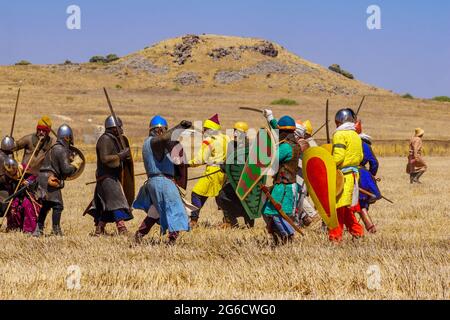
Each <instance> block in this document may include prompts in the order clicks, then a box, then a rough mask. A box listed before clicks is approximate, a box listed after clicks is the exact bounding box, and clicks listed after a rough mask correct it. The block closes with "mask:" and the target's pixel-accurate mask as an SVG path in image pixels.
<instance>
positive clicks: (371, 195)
mask: <svg viewBox="0 0 450 320" xmlns="http://www.w3.org/2000/svg"><path fill="white" fill-rule="evenodd" d="M359 191H360V192H361V193H364V194H365V195H368V196H369V197H372V198H376V197H377V196H376V195H374V194H373V193H371V192H369V191H367V190H364V189H362V188H359ZM381 199H383V200H386V201H387V202H389V203H392V204H394V202H393V201H392V200H389V199H388V198H386V197H384V196H381Z"/></svg>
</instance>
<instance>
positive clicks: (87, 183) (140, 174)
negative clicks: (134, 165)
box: [85, 172, 147, 186]
mask: <svg viewBox="0 0 450 320" xmlns="http://www.w3.org/2000/svg"><path fill="white" fill-rule="evenodd" d="M145 175H147V173H146V172H142V173H137V174H135V175H134V176H135V177H142V176H145ZM105 178H106V176H105V177H104V178H103V179H102V178H99V179H97V180H95V181H89V182H86V183H85V185H87V186H89V185H91V184H96V183H97V182H100V181H102V180H104V179H105Z"/></svg>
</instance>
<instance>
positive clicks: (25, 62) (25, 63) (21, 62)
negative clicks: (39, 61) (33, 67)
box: [16, 60, 31, 66]
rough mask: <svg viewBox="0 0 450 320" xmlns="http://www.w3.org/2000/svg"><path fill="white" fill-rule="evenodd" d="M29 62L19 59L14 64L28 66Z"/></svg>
mask: <svg viewBox="0 0 450 320" xmlns="http://www.w3.org/2000/svg"><path fill="white" fill-rule="evenodd" d="M30 64H31V62H30V61H27V60H20V61H19V62H17V63H16V66H28V65H30Z"/></svg>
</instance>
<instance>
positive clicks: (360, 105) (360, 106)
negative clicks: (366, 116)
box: [356, 96, 366, 118]
mask: <svg viewBox="0 0 450 320" xmlns="http://www.w3.org/2000/svg"><path fill="white" fill-rule="evenodd" d="M364 100H366V96H364V97H362V100H361V103H360V104H359V107H358V111H356V118H358V114H359V112H360V111H361V108H362V106H363V103H364Z"/></svg>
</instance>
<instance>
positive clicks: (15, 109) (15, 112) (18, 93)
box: [9, 88, 20, 137]
mask: <svg viewBox="0 0 450 320" xmlns="http://www.w3.org/2000/svg"><path fill="white" fill-rule="evenodd" d="M19 97H20V88H19V90H18V91H17V97H16V106H15V108H14V116H13V120H12V124H11V133H10V134H9V136H10V137H12V136H13V133H14V124H15V123H16V114H17V107H18V106H19Z"/></svg>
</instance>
